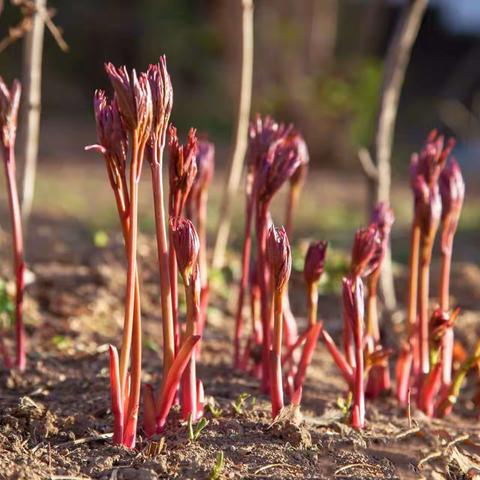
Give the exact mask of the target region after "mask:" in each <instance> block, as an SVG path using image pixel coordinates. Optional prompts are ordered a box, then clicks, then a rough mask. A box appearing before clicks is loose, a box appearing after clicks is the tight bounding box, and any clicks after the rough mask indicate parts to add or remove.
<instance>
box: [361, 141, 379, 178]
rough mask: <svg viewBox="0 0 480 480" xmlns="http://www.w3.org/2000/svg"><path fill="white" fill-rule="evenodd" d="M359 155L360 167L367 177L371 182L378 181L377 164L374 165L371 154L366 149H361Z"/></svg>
mask: <svg viewBox="0 0 480 480" xmlns="http://www.w3.org/2000/svg"><path fill="white" fill-rule="evenodd" d="M357 155H358V159H359V160H360V165H361V166H362V168H363V171H364V173H365V175H366V176H367V178H369V179H371V180H377V179H378V170H377V167H376V166H375V164H374V163H373V160H372V156H371V155H370V152H369V151H368V150H367V149H366V148H365V147H361V148H360V149H359V150H358V152H357Z"/></svg>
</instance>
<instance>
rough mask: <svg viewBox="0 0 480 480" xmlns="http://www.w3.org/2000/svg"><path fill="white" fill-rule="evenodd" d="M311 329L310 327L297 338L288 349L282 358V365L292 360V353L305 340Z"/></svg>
mask: <svg viewBox="0 0 480 480" xmlns="http://www.w3.org/2000/svg"><path fill="white" fill-rule="evenodd" d="M311 329H312V327H311V326H310V327H309V328H308V329H307V330H305V332H303V333H302V334H301V335H299V336H298V338H297V341H296V342H295V343H294V344H293V345H290V347H288V350H287V351H286V353H284V354H283V356H282V365H285V364H286V363H287V362H288V361H289V360H290V359H291V358H292V354H293V352H294V351H295V350H296V349H297V348H298V347H300V345H302V343H303V342H304V341H305V340H306V338H307V337H308V334H309V333H310V331H311Z"/></svg>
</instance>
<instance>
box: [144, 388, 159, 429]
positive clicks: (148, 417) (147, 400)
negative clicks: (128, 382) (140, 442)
mask: <svg viewBox="0 0 480 480" xmlns="http://www.w3.org/2000/svg"><path fill="white" fill-rule="evenodd" d="M143 429H144V430H145V434H146V435H147V438H150V437H152V436H153V435H155V432H156V430H157V426H156V421H155V397H154V394H153V388H152V386H151V385H150V384H148V383H147V384H146V385H144V387H143Z"/></svg>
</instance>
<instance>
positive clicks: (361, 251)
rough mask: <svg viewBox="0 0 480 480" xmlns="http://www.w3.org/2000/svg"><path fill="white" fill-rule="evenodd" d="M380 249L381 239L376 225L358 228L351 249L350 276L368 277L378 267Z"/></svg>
mask: <svg viewBox="0 0 480 480" xmlns="http://www.w3.org/2000/svg"><path fill="white" fill-rule="evenodd" d="M379 248H381V239H380V234H379V230H378V227H377V225H376V224H374V223H372V224H370V225H369V226H368V227H366V228H360V229H358V230H357V232H356V233H355V240H354V242H353V247H352V260H351V265H350V271H351V273H352V275H354V276H358V275H362V276H365V275H369V274H370V273H371V272H372V271H373V270H375V269H376V268H377V267H378V262H379V260H380V259H379V258H378V253H379Z"/></svg>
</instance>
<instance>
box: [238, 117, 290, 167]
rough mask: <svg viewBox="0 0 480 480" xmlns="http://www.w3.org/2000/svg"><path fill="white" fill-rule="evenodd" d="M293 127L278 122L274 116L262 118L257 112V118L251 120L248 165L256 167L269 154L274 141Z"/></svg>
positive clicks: (282, 136)
mask: <svg viewBox="0 0 480 480" xmlns="http://www.w3.org/2000/svg"><path fill="white" fill-rule="evenodd" d="M290 129H291V127H290V126H288V127H286V126H285V125H284V124H283V123H277V122H276V121H275V120H274V119H273V118H272V117H270V116H266V117H265V118H263V119H262V117H261V116H260V114H258V113H257V115H256V116H255V119H254V120H252V122H250V128H249V144H248V156H247V158H248V165H249V168H253V169H256V168H257V167H258V166H259V164H260V162H261V161H262V159H263V158H265V157H266V156H267V153H268V150H269V148H270V146H271V144H272V143H273V142H275V141H276V140H279V139H280V138H284V137H285V136H286V135H287V134H288V132H289V131H290Z"/></svg>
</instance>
